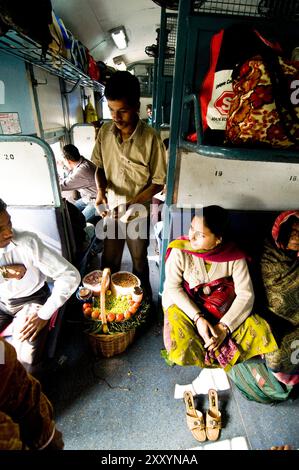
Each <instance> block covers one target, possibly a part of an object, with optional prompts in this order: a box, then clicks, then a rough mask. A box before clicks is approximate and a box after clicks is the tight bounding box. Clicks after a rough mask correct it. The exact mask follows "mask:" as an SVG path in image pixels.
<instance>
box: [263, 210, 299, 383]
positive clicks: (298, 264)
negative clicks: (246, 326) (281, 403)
mask: <svg viewBox="0 0 299 470" xmlns="http://www.w3.org/2000/svg"><path fill="white" fill-rule="evenodd" d="M260 267H261V276H262V280H263V285H264V289H265V301H266V307H267V310H268V313H267V316H266V318H267V320H268V322H269V324H270V325H271V329H272V331H273V333H274V335H275V338H276V340H277V342H278V346H279V349H278V350H276V351H273V352H271V353H268V354H266V356H265V358H266V363H267V365H268V367H269V368H270V369H271V370H272V372H276V373H277V374H275V375H276V377H277V378H278V379H279V380H281V381H282V382H284V383H286V384H288V385H294V384H296V383H299V211H295V210H294V211H291V210H290V211H285V212H282V213H281V214H280V215H279V216H278V217H277V218H276V220H275V223H274V225H273V228H272V239H268V240H266V242H265V245H264V249H263V253H262V256H261V261H260Z"/></svg>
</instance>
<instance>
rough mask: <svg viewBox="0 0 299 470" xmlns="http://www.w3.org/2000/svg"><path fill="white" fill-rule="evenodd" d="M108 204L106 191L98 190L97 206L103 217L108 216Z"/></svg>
mask: <svg viewBox="0 0 299 470" xmlns="http://www.w3.org/2000/svg"><path fill="white" fill-rule="evenodd" d="M107 204H108V201H107V197H106V195H105V193H104V192H103V191H102V190H98V194H97V197H96V200H95V208H96V211H97V212H98V214H99V215H100V216H101V217H106V215H107V213H108V211H107Z"/></svg>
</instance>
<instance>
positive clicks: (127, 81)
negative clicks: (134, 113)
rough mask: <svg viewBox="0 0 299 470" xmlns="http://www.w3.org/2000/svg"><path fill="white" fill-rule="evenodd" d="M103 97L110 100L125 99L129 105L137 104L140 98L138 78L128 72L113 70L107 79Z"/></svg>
mask: <svg viewBox="0 0 299 470" xmlns="http://www.w3.org/2000/svg"><path fill="white" fill-rule="evenodd" d="M105 97H106V98H107V100H110V101H116V100H126V101H127V103H128V105H129V106H138V105H139V100H140V84H139V80H138V78H137V77H135V76H134V75H132V74H131V73H130V72H126V71H118V72H115V73H114V74H113V75H111V77H110V79H109V80H108V81H107V84H106V87H105Z"/></svg>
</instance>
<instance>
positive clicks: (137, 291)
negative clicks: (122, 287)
mask: <svg viewBox="0 0 299 470" xmlns="http://www.w3.org/2000/svg"><path fill="white" fill-rule="evenodd" d="M142 297H143V290H142V289H141V287H134V290H133V294H132V300H134V302H141V300H142Z"/></svg>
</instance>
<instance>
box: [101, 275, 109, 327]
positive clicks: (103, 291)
mask: <svg viewBox="0 0 299 470" xmlns="http://www.w3.org/2000/svg"><path fill="white" fill-rule="evenodd" d="M109 284H110V269H109V268H105V269H104V271H103V275H102V282H101V296H100V306H101V320H102V324H103V325H106V324H107V317H106V309H105V300H106V290H107V289H108V287H109Z"/></svg>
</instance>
